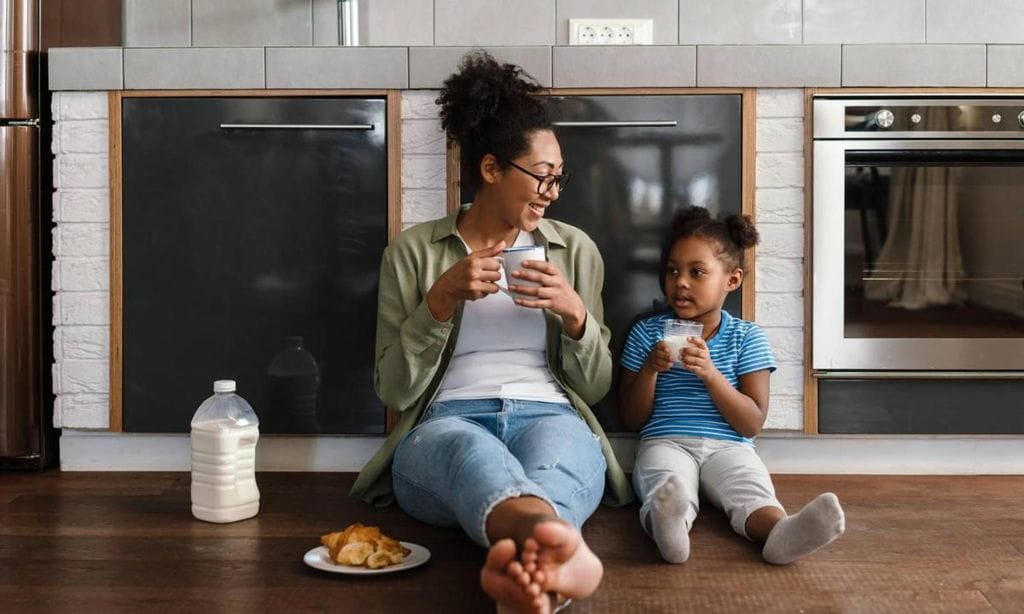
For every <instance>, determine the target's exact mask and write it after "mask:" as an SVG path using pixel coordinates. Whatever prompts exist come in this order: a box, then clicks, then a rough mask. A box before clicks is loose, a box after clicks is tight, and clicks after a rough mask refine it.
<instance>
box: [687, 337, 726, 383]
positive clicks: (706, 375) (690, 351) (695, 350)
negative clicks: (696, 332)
mask: <svg viewBox="0 0 1024 614" xmlns="http://www.w3.org/2000/svg"><path fill="white" fill-rule="evenodd" d="M687 341H689V342H690V343H691V344H692V345H688V346H686V347H684V348H683V352H682V356H683V359H682V365H683V368H684V369H686V370H687V371H689V372H690V373H693V374H694V375H696V376H697V377H699V378H700V379H701V380H703V381H705V382H706V381H708V380H709V379H711V378H712V377H714V376H715V375H718V367H716V366H715V363H713V362H711V352H709V351H708V343H707V341H705V340H704V338H703V337H700V336H693V337H688V338H687Z"/></svg>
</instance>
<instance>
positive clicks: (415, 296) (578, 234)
mask: <svg viewBox="0 0 1024 614" xmlns="http://www.w3.org/2000/svg"><path fill="white" fill-rule="evenodd" d="M457 220H458V213H453V214H451V215H449V216H448V217H445V218H442V219H439V220H435V221H433V222H427V223H424V224H419V225H417V226H414V227H412V228H410V229H408V230H406V231H405V232H403V233H401V234H400V235H399V236H398V237H397V238H396V239H395V240H394V241H393V242H392V244H391V245H390V246H388V247H387V249H385V250H384V256H383V259H382V261H381V269H380V288H379V299H378V314H377V347H376V360H375V369H374V386H375V387H376V389H377V396H379V397H380V398H381V400H382V401H384V403H385V404H386V405H387V406H388V407H393V408H395V409H397V410H398V411H399V412H400V418H399V420H398V424H397V425H396V426H395V428H394V429H393V430H392V431H391V434H390V435H388V438H387V440H386V441H385V442H384V445H383V446H381V448H380V450H378V451H377V453H376V454H375V455H374V456H373V458H371V459H370V461H369V462H368V463H367V464H366V466H365V467H363V470H362V472H360V474H359V477H358V478H357V479H356V482H355V484H354V485H353V487H352V495H353V496H355V497H358V498H360V499H362V500H364V501H367V502H370V503H374V504H378V505H387V504H389V503H391V501H392V500H393V498H394V497H393V494H392V486H391V462H392V459H393V458H394V454H395V448H396V447H398V442H399V441H401V439H402V437H404V436H405V435H406V434H407V433H408V432H409V431H410V430H412V428H413V427H414V426H416V424H417V423H418V422H419V420H420V417H421V416H422V415H423V411H424V409H426V407H427V405H429V404H430V401H431V400H432V399H433V398H434V393H435V392H436V391H437V387H438V386H439V385H440V383H441V380H442V379H443V378H444V374H445V372H446V371H447V369H448V364H449V362H450V361H451V357H452V352H453V351H454V350H455V342H456V339H457V338H458V334H459V324H460V322H461V321H462V308H461V307H459V308H458V309H457V310H456V312H455V315H454V316H453V317H452V319H451V320H450V321H447V322H438V321H436V320H435V319H434V317H433V316H432V315H431V314H430V311H429V309H428V308H427V301H426V297H427V291H428V290H430V288H431V287H432V286H433V285H434V282H435V281H436V280H437V278H438V277H440V276H441V274H443V273H444V272H445V271H447V270H448V269H449V268H451V267H452V266H454V265H455V263H457V262H458V261H459V260H461V259H462V258H465V257H466V248H465V246H464V245H463V243H462V240H461V239H460V238H459V237H458V235H457V234H456V232H455V224H456V221H457ZM534 239H535V240H536V242H537V243H538V244H540V245H544V246H545V248H546V249H547V254H548V260H549V261H550V262H551V263H553V264H554V265H555V266H557V267H558V269H559V270H560V271H562V274H563V275H564V276H565V278H566V279H567V280H568V281H569V282H570V283H571V284H572V286H573V288H574V289H575V290H576V292H577V294H579V295H580V297H581V298H582V299H583V303H584V304H585V305H586V306H587V307H588V311H587V322H586V325H585V327H584V331H583V336H582V337H581V338H580V339H578V340H577V339H572V338H571V337H569V336H567V335H566V334H565V333H564V331H563V330H562V319H561V317H560V316H558V315H555V314H553V313H551V312H550V311H546V310H545V312H544V316H545V317H544V319H545V323H546V328H547V348H546V354H547V362H548V369H550V370H551V373H552V375H554V378H555V380H556V381H557V382H558V383H559V384H560V385H561V387H562V388H563V389H564V390H565V393H566V394H567V395H568V396H569V399H570V400H571V401H572V404H573V406H574V407H575V408H576V411H578V412H579V414H580V416H582V417H583V419H584V420H585V421H586V423H587V424H588V425H589V426H590V428H591V430H593V432H594V433H595V434H597V435H598V437H600V439H601V449H602V451H603V452H604V457H605V460H606V461H607V463H608V471H607V474H606V478H607V479H606V484H605V496H604V502H605V503H606V504H609V505H625V504H626V503H629V502H630V501H632V499H633V492H632V489H631V488H630V485H629V480H627V479H626V475H625V473H624V472H623V471H622V467H620V466H619V463H618V460H617V459H616V458H615V454H614V453H613V452H612V448H611V444H610V443H609V442H608V437H607V436H606V435H605V433H604V429H602V428H601V425H600V424H599V423H598V421H597V418H596V417H595V416H594V413H593V412H592V411H591V410H590V406H589V404H590V403H596V402H598V401H599V400H601V398H602V397H603V396H604V395H605V393H607V392H608V388H609V387H610V386H611V380H612V358H611V352H610V351H609V350H608V340H609V338H610V337H611V333H610V331H609V330H608V327H607V326H605V324H604V306H603V303H602V302H601V287H602V285H603V284H604V262H603V261H602V260H601V254H600V252H598V250H597V246H595V245H594V242H593V241H592V240H591V239H590V237H588V236H587V235H586V233H584V232H583V231H581V230H579V229H578V228H575V227H573V226H570V225H568V224H565V223H562V222H558V221H554V220H547V219H542V220H541V222H540V225H539V226H538V227H537V230H536V231H535V232H534Z"/></svg>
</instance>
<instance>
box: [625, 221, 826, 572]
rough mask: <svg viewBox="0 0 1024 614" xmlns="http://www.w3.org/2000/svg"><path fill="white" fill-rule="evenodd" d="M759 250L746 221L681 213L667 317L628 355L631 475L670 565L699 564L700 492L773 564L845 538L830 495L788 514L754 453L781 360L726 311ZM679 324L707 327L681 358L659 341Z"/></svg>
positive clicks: (666, 253)
mask: <svg viewBox="0 0 1024 614" xmlns="http://www.w3.org/2000/svg"><path fill="white" fill-rule="evenodd" d="M757 241H758V235H757V230H756V229H755V228H754V225H753V224H752V223H751V221H750V219H749V218H748V217H745V216H739V215H730V216H729V217H727V218H725V220H724V221H718V220H714V219H712V218H711V216H710V214H709V213H708V211H707V209H704V208H701V207H689V208H687V209H684V210H682V211H680V212H679V214H677V216H676V219H675V220H674V221H673V224H672V228H671V231H670V233H669V235H668V237H667V241H666V242H665V243H664V245H663V248H662V255H661V274H662V281H663V284H662V288H663V290H664V292H665V298H666V300H667V301H668V304H669V307H670V310H669V311H666V312H665V313H661V314H658V315H655V316H652V317H649V318H646V319H643V320H640V321H638V322H637V323H636V324H635V325H634V326H633V328H632V330H631V331H630V333H629V338H628V339H627V340H626V347H625V348H624V350H623V352H622V367H623V368H622V373H621V375H622V378H621V386H620V390H619V393H620V403H619V404H620V407H621V408H622V417H623V420H624V421H625V423H626V425H627V426H629V427H630V428H633V429H638V430H639V431H640V444H639V446H638V448H637V454H636V465H635V467H634V469H633V486H634V487H635V488H636V492H637V495H638V496H639V497H640V499H641V501H642V506H641V508H640V521H641V524H642V525H643V527H644V530H645V531H647V533H648V534H649V535H650V536H651V537H652V538H653V539H654V542H655V543H656V544H657V545H658V550H659V551H660V552H661V556H662V557H663V558H664V559H665V560H666V561H668V562H670V563H684V562H686V560H687V559H688V558H689V556H690V537H689V531H690V527H691V526H692V525H693V521H694V519H695V518H696V517H697V510H698V507H699V505H698V498H697V493H698V491H700V490H703V492H704V495H705V497H706V498H707V500H708V501H710V502H711V504H712V505H714V506H715V507H718V508H719V509H721V510H723V511H724V512H725V513H726V514H727V515H728V516H729V520H730V521H731V523H732V527H733V530H734V531H736V532H737V533H739V534H740V535H743V536H745V537H747V538H748V539H751V540H753V541H756V542H759V543H763V544H764V548H763V550H762V552H761V554H762V556H763V557H764V560H766V561H768V562H769V563H775V564H777V565H785V564H787V563H790V562H792V561H794V560H796V559H797V558H799V557H801V556H803V555H805V554H809V553H811V552H813V551H814V550H817V549H818V548H821V547H822V546H824V545H826V544H828V543H830V542H831V541H832V540H834V539H835V538H837V537H839V535H841V534H842V533H843V530H844V517H843V510H842V508H841V507H840V506H839V500H838V499H837V498H836V496H835V495H834V494H832V493H824V494H822V495H819V496H818V497H817V498H816V499H814V500H813V501H811V502H810V503H808V504H807V505H806V506H804V508H803V509H802V510H800V511H799V512H798V513H797V514H794V515H793V516H787V515H786V512H785V510H783V509H782V505H781V504H780V503H779V501H778V499H776V498H775V489H774V487H773V486H772V481H771V478H770V477H769V475H768V470H767V469H766V468H765V466H764V463H762V462H761V459H760V458H758V456H757V454H756V453H755V452H754V443H753V438H754V436H756V435H757V434H758V433H760V432H761V428H762V427H763V426H764V421H765V417H766V416H767V414H768V379H769V375H770V374H771V372H772V371H774V370H775V361H774V359H773V358H772V353H771V348H770V347H769V345H768V341H767V339H766V338H765V335H764V332H763V331H762V330H761V329H760V328H759V327H758V326H757V324H754V323H753V322H747V321H745V320H741V319H739V318H735V317H733V316H731V315H729V313H728V312H726V311H723V310H722V305H723V304H724V303H725V298H726V296H727V295H728V294H729V293H730V292H732V291H733V290H735V289H737V288H739V287H740V283H741V282H742V281H743V250H745V249H746V248H749V247H753V246H754V245H755V244H757ZM674 318H680V319H685V320H695V321H697V322H700V323H701V324H703V325H704V334H703V336H701V337H697V336H694V337H689V338H688V341H689V343H690V345H689V346H687V347H684V348H683V349H681V350H680V351H679V352H678V354H677V355H672V354H671V353H670V351H669V349H668V347H667V346H666V344H665V342H664V341H663V340H661V338H662V327H663V323H664V322H665V321H666V320H670V319H674Z"/></svg>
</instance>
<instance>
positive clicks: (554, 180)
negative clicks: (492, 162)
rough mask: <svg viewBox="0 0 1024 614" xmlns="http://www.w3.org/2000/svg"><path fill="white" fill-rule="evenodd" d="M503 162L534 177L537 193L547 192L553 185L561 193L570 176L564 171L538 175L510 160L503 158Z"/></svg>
mask: <svg viewBox="0 0 1024 614" xmlns="http://www.w3.org/2000/svg"><path fill="white" fill-rule="evenodd" d="M505 162H507V163H508V164H509V165H510V166H512V167H513V168H516V169H518V170H521V171H523V172H524V173H526V174H527V175H529V176H530V177H533V178H534V179H536V180H537V193H538V194H547V193H548V192H550V191H551V188H553V187H555V186H556V185H557V186H558V193H559V194H561V193H562V190H564V189H565V186H566V184H568V183H569V178H570V177H571V176H572V175H570V174H569V173H567V172H564V171H563V172H562V174H561V175H538V174H537V173H534V172H531V171H528V170H526V169H525V168H523V167H521V166H519V165H518V164H516V163H515V162H513V161H512V160H505ZM545 183H547V184H548V186H547V187H544V184H545Z"/></svg>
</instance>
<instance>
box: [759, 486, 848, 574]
mask: <svg viewBox="0 0 1024 614" xmlns="http://www.w3.org/2000/svg"><path fill="white" fill-rule="evenodd" d="M845 530H846V517H845V516H844V515H843V508H842V507H840V505H839V499H838V498H837V497H836V496H835V495H834V494H832V493H830V492H826V493H822V494H820V495H818V496H817V497H815V499H814V500H813V501H811V502H810V503H808V504H807V505H805V506H804V507H803V509H801V510H800V511H799V512H797V513H796V514H793V515H792V516H787V517H786V518H783V519H782V520H780V521H779V523H778V524H776V525H775V528H773V529H772V532H771V533H769V534H768V539H767V540H765V542H764V549H763V550H762V551H761V556H763V557H764V560H766V561H768V562H769V563H774V564H776V565H786V564H789V563H792V562H793V561H795V560H796V559H798V558H800V557H802V556H804V555H806V554H810V553H812V552H814V551H815V550H817V549H818V548H821V547H822V546H826V545H828V544H830V543H832V541H833V540H834V539H835V538H837V537H839V536H840V535H842V534H843V531H845Z"/></svg>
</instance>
